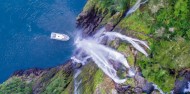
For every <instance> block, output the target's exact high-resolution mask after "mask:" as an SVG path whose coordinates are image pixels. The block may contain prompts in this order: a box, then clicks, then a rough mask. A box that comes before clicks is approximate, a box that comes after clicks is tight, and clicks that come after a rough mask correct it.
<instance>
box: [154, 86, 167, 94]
mask: <svg viewBox="0 0 190 94" xmlns="http://www.w3.org/2000/svg"><path fill="white" fill-rule="evenodd" d="M152 85H153V86H154V89H156V90H158V91H159V92H160V93H161V94H165V93H164V92H163V91H162V90H161V89H160V88H159V87H158V86H157V85H156V84H152Z"/></svg>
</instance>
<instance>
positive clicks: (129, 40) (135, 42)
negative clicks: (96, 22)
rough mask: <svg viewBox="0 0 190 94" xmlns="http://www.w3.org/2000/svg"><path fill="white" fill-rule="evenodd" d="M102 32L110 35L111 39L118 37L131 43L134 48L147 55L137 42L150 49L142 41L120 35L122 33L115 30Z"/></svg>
mask: <svg viewBox="0 0 190 94" xmlns="http://www.w3.org/2000/svg"><path fill="white" fill-rule="evenodd" d="M104 34H105V35H106V36H108V37H112V38H111V39H114V38H120V39H121V40H124V41H127V42H129V43H131V44H132V45H133V47H134V48H136V49H137V50H138V51H140V52H141V53H143V54H144V55H146V56H148V53H147V52H146V51H145V50H144V48H143V47H141V46H140V45H139V44H138V43H140V44H142V45H144V46H145V47H147V48H148V49H150V48H149V46H148V45H147V44H146V43H145V42H144V41H141V40H138V39H134V38H130V37H127V36H125V35H122V34H120V33H117V32H104ZM113 37H114V38H113Z"/></svg>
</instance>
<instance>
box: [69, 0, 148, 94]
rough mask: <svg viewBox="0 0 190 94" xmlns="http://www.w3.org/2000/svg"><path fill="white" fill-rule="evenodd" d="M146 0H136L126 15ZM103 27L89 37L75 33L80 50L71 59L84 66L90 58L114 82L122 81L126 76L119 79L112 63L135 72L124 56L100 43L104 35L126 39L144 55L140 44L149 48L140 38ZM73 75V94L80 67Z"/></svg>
mask: <svg viewBox="0 0 190 94" xmlns="http://www.w3.org/2000/svg"><path fill="white" fill-rule="evenodd" d="M147 1H148V0H146V1H144V2H141V0H138V1H137V2H136V3H135V5H134V6H133V7H132V8H131V9H130V10H129V11H128V12H127V13H126V16H128V15H129V14H131V13H133V12H135V11H136V10H137V9H138V8H139V7H140V5H141V4H144V3H146V2H147ZM105 31H106V29H105V27H103V28H101V29H100V30H98V31H96V34H95V35H94V36H93V37H91V38H82V37H81V36H80V34H78V35H77V37H76V40H75V45H76V47H77V49H80V50H82V51H81V52H79V53H78V54H76V56H75V57H72V58H71V59H72V60H73V61H74V62H77V63H82V65H83V66H84V65H85V64H86V63H87V60H88V59H90V58H91V59H92V60H93V61H94V63H95V64H96V65H97V66H98V67H99V68H100V69H101V70H102V71H103V72H104V73H105V74H106V75H108V76H109V77H110V78H111V79H112V80H113V81H114V82H116V83H124V82H125V81H126V79H127V78H124V79H120V78H119V77H118V75H117V70H116V69H115V68H114V64H116V65H117V64H121V65H123V66H125V68H126V69H128V75H129V76H131V77H132V76H134V75H135V72H134V71H132V69H131V67H130V65H129V64H128V62H127V60H126V57H125V56H124V55H123V54H121V53H119V52H118V51H116V50H114V49H112V48H110V47H107V46H105V45H102V44H101V41H102V40H103V38H104V37H108V38H109V39H110V40H113V39H114V38H120V39H121V40H123V41H127V42H129V43H130V44H132V45H133V46H134V48H135V49H136V50H138V51H140V52H141V53H143V54H144V55H146V56H148V53H147V52H146V51H145V49H144V48H143V47H142V46H141V45H143V46H145V47H146V48H148V49H150V48H149V46H148V45H147V44H146V43H145V42H144V41H141V40H138V39H134V38H130V37H127V36H125V35H122V34H120V33H117V32H105ZM81 53H85V54H87V56H86V57H85V58H83V57H81ZM110 60H113V61H114V62H113V63H114V64H111V63H110ZM76 71H79V72H76V73H75V75H74V88H75V89H74V94H79V93H80V90H79V86H80V84H81V82H82V80H78V79H77V78H78V75H79V74H80V73H81V70H80V69H77V70H76Z"/></svg>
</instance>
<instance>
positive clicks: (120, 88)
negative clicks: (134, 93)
mask: <svg viewBox="0 0 190 94" xmlns="http://www.w3.org/2000/svg"><path fill="white" fill-rule="evenodd" d="M129 88H131V86H129V85H120V84H117V83H115V89H116V90H117V91H118V93H119V94H120V93H125V91H127V90H128V89H129Z"/></svg>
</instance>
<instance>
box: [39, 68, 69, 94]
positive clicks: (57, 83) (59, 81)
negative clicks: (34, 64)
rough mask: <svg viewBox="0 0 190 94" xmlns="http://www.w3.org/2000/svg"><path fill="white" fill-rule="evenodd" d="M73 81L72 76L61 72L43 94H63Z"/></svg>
mask: <svg viewBox="0 0 190 94" xmlns="http://www.w3.org/2000/svg"><path fill="white" fill-rule="evenodd" d="M71 80H72V76H69V75H68V74H67V73H64V71H59V72H58V73H56V75H55V76H54V77H53V78H52V79H51V81H49V82H50V83H48V85H47V86H46V87H45V89H44V91H43V93H42V94H52V93H54V94H61V93H62V92H64V90H65V88H67V86H68V84H69V83H70V81H71Z"/></svg>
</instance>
